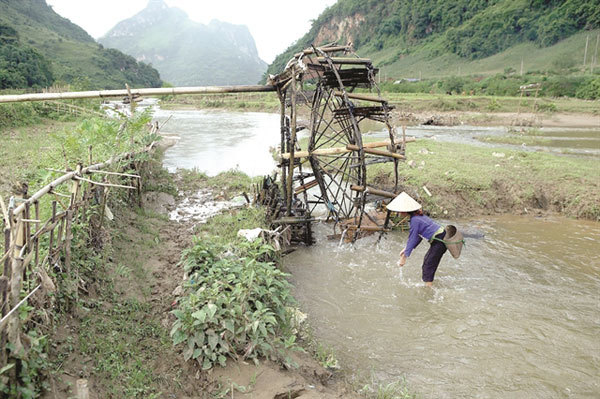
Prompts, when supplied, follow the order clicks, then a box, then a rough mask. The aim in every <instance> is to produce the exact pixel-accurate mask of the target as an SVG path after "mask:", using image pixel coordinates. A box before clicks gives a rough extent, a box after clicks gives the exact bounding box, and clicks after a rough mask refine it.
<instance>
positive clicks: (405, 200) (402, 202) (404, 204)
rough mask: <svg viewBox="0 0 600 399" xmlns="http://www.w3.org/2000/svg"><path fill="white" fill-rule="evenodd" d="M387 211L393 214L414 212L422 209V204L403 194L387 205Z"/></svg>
mask: <svg viewBox="0 0 600 399" xmlns="http://www.w3.org/2000/svg"><path fill="white" fill-rule="evenodd" d="M387 209H388V210H389V211H393V212H413V211H416V210H418V209H421V204H419V203H418V202H417V201H415V200H414V199H412V198H411V196H410V195H408V194H406V193H405V192H402V193H401V194H400V195H399V196H397V197H396V198H394V199H393V200H392V202H390V203H389V204H388V205H387Z"/></svg>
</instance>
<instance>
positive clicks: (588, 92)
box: [575, 76, 600, 100]
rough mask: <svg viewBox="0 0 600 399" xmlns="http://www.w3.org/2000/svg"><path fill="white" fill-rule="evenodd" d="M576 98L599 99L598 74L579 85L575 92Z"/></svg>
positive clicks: (599, 82) (599, 83)
mask: <svg viewBox="0 0 600 399" xmlns="http://www.w3.org/2000/svg"><path fill="white" fill-rule="evenodd" d="M575 95H576V96H577V98H583V99H586V100H599V99H600V76H597V77H595V78H593V79H590V80H588V81H587V82H585V84H583V85H581V86H579V88H578V89H577V92H576V93H575Z"/></svg>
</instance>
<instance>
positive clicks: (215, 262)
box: [171, 237, 296, 370]
mask: <svg viewBox="0 0 600 399" xmlns="http://www.w3.org/2000/svg"><path fill="white" fill-rule="evenodd" d="M216 240H217V239H216V238H202V239H201V238H198V237H197V238H196V239H195V242H194V246H193V247H192V248H190V249H188V250H186V251H185V252H184V254H183V264H184V268H185V270H186V271H187V272H188V273H190V274H189V278H188V280H187V281H186V283H185V289H186V296H184V297H182V299H181V300H180V302H179V307H178V309H176V310H174V311H173V314H174V315H175V317H176V318H177V320H176V321H175V323H174V325H173V328H172V330H171V337H172V338H173V344H174V345H183V348H184V349H183V356H184V358H185V360H189V359H193V360H195V361H196V362H198V365H199V366H200V367H202V369H204V370H207V369H210V368H212V367H213V366H214V365H216V364H220V365H221V366H225V364H226V361H227V357H232V358H238V357H240V356H241V357H242V358H244V359H254V360H255V361H257V359H258V357H261V356H271V357H277V358H280V359H282V360H283V361H284V363H286V364H289V363H290V362H291V361H290V360H289V359H287V358H286V357H285V356H284V352H283V349H285V348H290V347H293V346H294V345H295V339H296V337H295V334H294V333H293V332H292V329H291V316H290V314H289V312H288V311H287V307H288V306H290V305H291V304H292V303H293V299H292V297H291V294H290V283H289V282H288V281H287V280H286V276H287V275H286V274H285V273H283V272H282V271H280V270H279V269H277V267H276V266H275V264H274V262H273V260H274V259H275V257H276V253H275V250H274V249H273V247H271V246H270V245H267V244H265V243H264V242H262V241H261V240H257V241H255V242H254V243H249V242H246V241H244V242H238V243H237V244H236V246H235V247H229V246H228V245H225V244H221V243H219V242H218V241H216Z"/></svg>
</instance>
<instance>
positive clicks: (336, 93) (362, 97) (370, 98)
mask: <svg viewBox="0 0 600 399" xmlns="http://www.w3.org/2000/svg"><path fill="white" fill-rule="evenodd" d="M333 95H334V96H336V97H343V96H344V93H342V92H341V91H334V92H333ZM346 96H348V98H351V99H353V100H362V101H372V102H376V103H387V100H384V99H383V98H377V97H373V96H367V95H364V94H356V93H346Z"/></svg>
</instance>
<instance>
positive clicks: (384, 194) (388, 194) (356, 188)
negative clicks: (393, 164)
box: [350, 184, 398, 198]
mask: <svg viewBox="0 0 600 399" xmlns="http://www.w3.org/2000/svg"><path fill="white" fill-rule="evenodd" d="M350 189H351V190H353V191H359V192H363V191H365V187H364V186H357V185H354V184H353V185H351V186H350ZM367 193H369V194H373V195H379V196H380V197H387V198H396V196H398V194H395V193H392V192H389V191H384V190H378V189H376V188H373V187H367Z"/></svg>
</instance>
